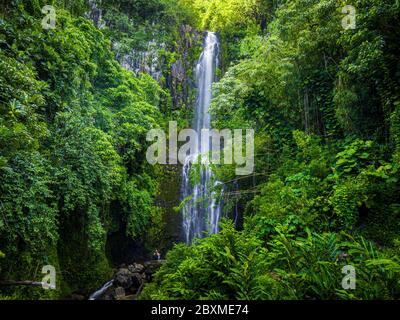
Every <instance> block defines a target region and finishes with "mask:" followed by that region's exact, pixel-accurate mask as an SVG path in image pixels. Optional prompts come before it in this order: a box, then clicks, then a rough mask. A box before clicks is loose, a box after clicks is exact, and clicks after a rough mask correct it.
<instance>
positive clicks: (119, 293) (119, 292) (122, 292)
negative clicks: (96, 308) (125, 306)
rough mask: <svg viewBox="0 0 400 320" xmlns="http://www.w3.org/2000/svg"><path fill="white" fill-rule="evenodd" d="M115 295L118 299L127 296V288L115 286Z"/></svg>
mask: <svg viewBox="0 0 400 320" xmlns="http://www.w3.org/2000/svg"><path fill="white" fill-rule="evenodd" d="M113 296H114V299H116V300H120V299H122V298H123V297H125V289H124V288H122V287H117V288H115V290H114V294H113Z"/></svg>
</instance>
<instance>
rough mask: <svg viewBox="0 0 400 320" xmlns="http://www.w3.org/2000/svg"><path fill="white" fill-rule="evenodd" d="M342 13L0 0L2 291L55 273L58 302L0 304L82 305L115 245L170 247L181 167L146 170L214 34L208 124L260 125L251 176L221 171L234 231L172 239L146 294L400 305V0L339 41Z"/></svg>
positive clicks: (218, 0) (365, 13)
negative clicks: (350, 270)
mask: <svg viewBox="0 0 400 320" xmlns="http://www.w3.org/2000/svg"><path fill="white" fill-rule="evenodd" d="M48 4H52V5H54V6H55V8H56V10H57V19H56V28H55V29H50V30H45V29H43V28H42V26H41V21H42V19H43V17H44V14H43V13H42V12H41V9H42V7H43V6H44V5H48ZM346 4H347V3H345V2H344V1H339V0H322V1H320V0H318V1H317V0H280V1H271V0H150V1H149V0H112V1H85V0H79V1H61V0H60V1H59V0H52V1H44V0H11V1H7V2H2V3H1V4H0V280H36V281H40V279H41V277H42V276H43V275H42V274H41V273H40V271H41V267H42V266H44V265H53V266H55V267H56V270H58V271H60V272H59V273H58V274H57V288H58V289H57V290H48V291H44V290H42V289H38V288H36V289H35V288H30V287H24V288H22V287H9V288H7V289H5V288H0V299H29V298H34V299H46V298H60V297H65V296H67V295H69V294H71V293H72V292H81V293H84V294H87V293H89V292H90V291H91V290H93V289H95V288H97V287H98V286H99V285H100V284H102V283H104V282H105V281H106V280H108V279H109V278H110V277H111V275H112V267H113V258H115V257H113V254H115V251H116V250H115V246H117V247H118V246H121V247H123V246H129V245H131V244H138V243H139V244H141V245H143V246H144V247H145V248H146V249H147V250H153V249H154V247H155V246H157V245H158V246H159V245H162V246H163V249H164V248H168V247H170V246H171V245H172V242H173V241H172V240H167V239H162V237H161V235H162V234H163V232H164V231H165V229H167V228H171V226H167V221H166V220H165V215H166V209H165V208H163V207H161V206H159V205H158V202H160V203H161V202H173V201H172V200H171V199H173V198H174V195H171V194H168V192H169V191H170V193H173V192H175V193H177V192H178V191H179V185H175V186H171V185H170V184H171V181H173V180H174V179H176V172H177V170H176V171H175V173H174V172H172V173H171V172H168V173H167V170H164V169H163V168H160V167H152V166H150V165H149V164H148V163H147V161H146V159H145V153H146V149H147V146H148V142H146V134H147V132H148V131H149V130H150V129H152V128H156V127H162V128H166V127H167V123H168V121H169V120H175V121H178V126H179V127H186V126H188V125H189V123H190V120H191V115H192V109H191V108H190V107H191V106H193V105H194V100H195V90H193V87H194V79H193V70H194V61H195V59H197V58H198V56H199V54H200V52H199V51H200V48H201V46H200V44H201V41H202V38H203V37H202V33H201V32H200V31H199V30H206V29H208V30H213V31H216V32H218V33H219V35H220V39H221V43H222V52H223V57H222V65H221V68H220V70H218V76H219V77H220V78H221V79H220V81H219V83H217V84H216V85H215V87H214V89H215V90H214V99H213V102H212V106H211V112H212V117H213V122H214V126H215V127H216V128H220V129H222V128H231V129H237V128H241V129H246V128H253V129H254V130H255V149H256V154H255V160H256V163H255V171H254V174H252V175H250V176H245V177H237V176H235V171H234V166H217V167H216V168H215V174H216V177H217V179H218V180H219V181H221V182H222V184H221V185H219V187H221V186H223V187H224V190H225V192H224V193H223V196H224V204H225V206H224V208H225V211H226V213H227V215H228V216H229V214H230V213H231V211H232V208H239V211H240V212H239V213H240V216H243V219H241V220H243V223H240V226H239V227H238V228H236V229H235V228H234V226H233V223H232V222H230V221H229V220H227V221H224V222H223V223H222V227H223V228H222V231H221V232H220V233H219V234H215V235H212V236H210V237H207V238H205V239H201V240H198V241H197V242H195V243H194V244H193V245H190V246H189V245H184V244H178V245H176V246H175V247H174V248H173V249H172V250H170V251H169V253H168V255H167V261H166V263H165V264H164V265H163V266H162V268H161V269H160V271H159V272H158V273H157V274H156V275H155V277H154V281H153V282H152V283H149V284H147V285H146V286H145V288H144V291H143V293H142V296H141V298H143V299H393V298H394V299H399V298H400V260H399V254H400V237H399V234H400V184H399V178H400V175H399V170H400V63H399V62H398V57H397V55H398V52H400V44H399V42H398V38H399V32H400V31H399V30H400V26H399V20H398V16H399V13H400V12H399V11H400V6H399V4H398V1H394V0H384V1H378V0H355V1H353V3H352V5H353V6H354V7H355V8H356V13H357V15H356V28H355V29H347V30H345V29H344V28H343V27H342V18H343V17H344V14H343V13H342V8H343V6H344V5H346ZM93 5H95V7H96V8H97V9H99V8H100V9H101V12H102V15H101V16H98V15H97V16H96V15H95V13H96V10H93ZM90 8H92V10H90ZM88 13H90V14H88ZM93 14H94V16H91V15H93ZM175 182H176V184H178V183H179V182H178V179H177V181H175ZM163 188H164V189H168V190H163ZM177 190H178V191H177ZM231 191H232V192H231ZM173 227H174V226H172V228H173ZM114 238H116V239H119V241H120V242H119V243H117V244H116V243H113V242H112V241H111V239H114ZM168 239H169V238H168ZM168 241H169V243H167V242H168ZM117 249H118V250H119V252H118V253H119V254H124V253H125V252H123V251H122V249H119V248H117ZM118 250H117V251H118ZM346 265H351V266H353V267H354V268H355V270H356V289H355V290H345V289H343V288H342V285H341V282H342V279H343V277H344V274H343V273H342V267H344V266H346Z"/></svg>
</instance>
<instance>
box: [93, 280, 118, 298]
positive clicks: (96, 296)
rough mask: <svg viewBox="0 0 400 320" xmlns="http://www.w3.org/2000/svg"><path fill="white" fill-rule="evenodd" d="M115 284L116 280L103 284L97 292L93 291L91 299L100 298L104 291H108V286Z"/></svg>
mask: <svg viewBox="0 0 400 320" xmlns="http://www.w3.org/2000/svg"><path fill="white" fill-rule="evenodd" d="M113 284H114V280H111V281H108V282H107V283H106V284H105V285H104V286H102V287H101V288H100V289H99V290H97V291H96V292H95V293H93V294H92V295H91V296H90V297H89V300H97V299H98V298H100V297H101V296H102V295H103V293H105V292H106V291H107V289H108V288H110V287H111V286H112V285H113Z"/></svg>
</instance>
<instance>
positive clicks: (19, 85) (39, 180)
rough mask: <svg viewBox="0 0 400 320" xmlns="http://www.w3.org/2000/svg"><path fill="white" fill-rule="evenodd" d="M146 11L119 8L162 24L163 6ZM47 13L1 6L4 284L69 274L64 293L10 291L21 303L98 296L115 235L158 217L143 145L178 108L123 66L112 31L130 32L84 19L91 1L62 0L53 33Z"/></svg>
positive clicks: (32, 5) (37, 5)
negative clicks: (165, 114)
mask: <svg viewBox="0 0 400 320" xmlns="http://www.w3.org/2000/svg"><path fill="white" fill-rule="evenodd" d="M50 2H52V1H50ZM122 2H123V1H122ZM122 2H121V3H122ZM145 2H146V3H145ZM145 2H143V1H142V3H137V6H138V7H139V8H140V9H141V10H144V11H145V12H136V9H135V8H121V11H120V16H124V17H129V16H130V15H131V13H132V12H133V11H134V12H135V14H136V16H135V17H134V18H133V19H139V18H138V16H137V15H139V17H141V18H142V19H143V21H140V23H142V25H147V23H150V22H151V21H150V17H149V15H151V16H152V17H151V19H153V20H156V19H158V18H159V17H158V16H157V15H159V14H162V11H160V12H159V11H156V12H153V7H152V6H155V5H166V4H162V3H161V2H160V3H159V4H157V3H158V2H156V1H154V2H153V3H150V4H149V3H148V2H147V1H145ZM163 3H164V2H163ZM165 3H167V2H165ZM47 4H49V1H33V0H32V1H10V2H8V3H7V4H2V5H1V7H0V10H1V11H0V46H1V51H0V74H1V75H0V181H1V186H0V217H1V218H0V248H1V250H2V252H1V258H2V259H1V261H0V278H1V279H7V280H40V279H41V278H42V276H43V275H41V274H40V270H41V267H42V266H43V265H47V264H50V265H54V266H55V267H56V269H57V270H61V274H60V273H59V274H58V277H57V279H58V284H59V285H58V288H61V291H60V289H58V290H57V291H56V292H51V293H49V294H48V295H46V294H47V293H46V294H44V291H43V290H35V289H30V288H24V289H15V290H14V289H13V290H11V291H7V292H6V293H7V294H13V295H17V296H18V297H21V298H34V297H35V298H38V297H40V298H46V297H47V298H48V297H54V296H57V295H60V294H61V295H65V294H68V293H69V292H71V291H75V290H83V292H87V290H93V289H94V288H96V287H97V286H98V285H99V284H101V283H102V282H104V281H105V280H107V279H109V277H110V276H111V268H110V263H109V258H110V257H107V256H106V251H105V249H106V242H107V236H108V234H109V233H110V232H116V231H121V230H122V232H123V233H124V234H125V235H126V237H127V238H131V239H133V240H137V239H140V238H141V237H142V236H143V235H144V234H147V228H148V225H149V223H150V222H151V221H153V220H154V219H156V220H157V218H156V217H155V215H159V214H161V213H160V211H159V210H158V209H157V208H156V207H155V206H154V197H155V195H156V194H157V192H158V182H157V178H156V173H155V172H154V170H153V168H152V167H151V166H150V165H148V164H147V161H146V159H145V156H144V155H145V150H146V147H147V142H146V139H145V137H146V133H147V132H148V130H150V129H151V128H154V127H158V126H162V125H163V123H164V118H162V116H161V112H160V110H165V109H170V105H171V102H170V98H168V97H169V93H168V92H166V91H165V90H163V89H162V88H161V87H160V85H159V83H157V82H156V81H155V80H153V78H152V77H150V76H149V75H146V74H138V75H134V74H133V73H132V72H130V71H127V70H125V69H123V68H122V67H121V66H120V64H119V63H118V62H117V60H116V58H115V57H116V54H115V52H113V51H112V45H111V41H110V34H111V33H112V35H113V36H115V37H116V36H118V35H121V34H122V33H121V32H119V29H117V28H116V29H113V30H114V31H113V32H111V31H110V30H111V29H109V28H105V29H102V30H99V29H98V28H96V27H95V26H94V24H93V23H92V22H91V21H89V20H88V19H87V18H84V17H83V16H84V13H85V12H87V11H88V7H87V4H86V1H69V2H68V3H67V4H64V1H53V2H52V3H51V4H53V5H54V6H55V8H56V10H57V11H56V13H57V16H56V18H57V20H56V28H55V29H50V30H44V29H42V26H41V21H42V19H43V17H44V15H43V14H42V12H41V8H42V7H43V6H44V5H47ZM123 10H125V11H123ZM153 15H155V16H153ZM160 22H162V21H160ZM175 23H176V22H175V21H174V22H172V24H173V25H175ZM164 26H167V25H166V24H164ZM153 36H157V34H156V35H154V34H153ZM160 37H161V36H160ZM121 38H122V36H121ZM172 39H175V38H173V37H172V36H171V39H170V40H171V41H172ZM135 44H136V46H139V45H140V43H138V42H135ZM158 220H160V219H159V218H158ZM3 252H4V254H3ZM4 255H5V257H4Z"/></svg>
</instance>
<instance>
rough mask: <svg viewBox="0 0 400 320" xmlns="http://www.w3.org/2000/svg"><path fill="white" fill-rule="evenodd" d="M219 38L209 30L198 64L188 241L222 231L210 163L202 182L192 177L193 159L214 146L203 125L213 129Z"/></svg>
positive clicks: (187, 189) (186, 180)
mask: <svg viewBox="0 0 400 320" xmlns="http://www.w3.org/2000/svg"><path fill="white" fill-rule="evenodd" d="M219 53H220V52H219V41H218V37H217V35H216V34H215V33H213V32H207V36H206V39H205V43H204V50H203V53H202V54H201V56H200V59H199V61H198V63H197V67H196V80H197V89H198V97H197V103H196V110H195V119H194V124H193V129H194V130H195V131H196V132H197V133H198V136H199V141H198V145H197V151H196V156H195V157H193V156H191V157H190V156H188V157H187V158H186V161H185V165H184V167H183V184H182V196H183V199H188V200H187V202H186V204H185V206H184V207H183V209H182V215H183V231H184V235H185V240H186V242H187V243H191V242H192V240H193V238H202V237H203V236H204V235H205V233H209V234H213V233H217V232H218V231H219V227H218V223H219V220H220V215H221V210H222V203H221V202H220V201H218V200H217V197H216V194H215V192H213V191H211V190H212V189H213V188H212V187H213V186H214V187H215V186H216V185H217V184H219V182H213V180H214V179H213V173H212V171H211V169H210V168H209V167H208V166H200V182H199V183H196V184H195V185H194V186H193V185H192V183H191V181H190V169H191V167H192V161H193V160H194V159H198V157H199V156H201V155H206V154H208V152H209V150H212V146H211V143H210V140H208V141H202V139H201V131H202V129H210V120H211V119H210V114H209V112H208V108H209V106H210V103H211V99H212V84H213V82H214V81H215V80H216V72H215V71H216V68H217V67H218V65H219Z"/></svg>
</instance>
